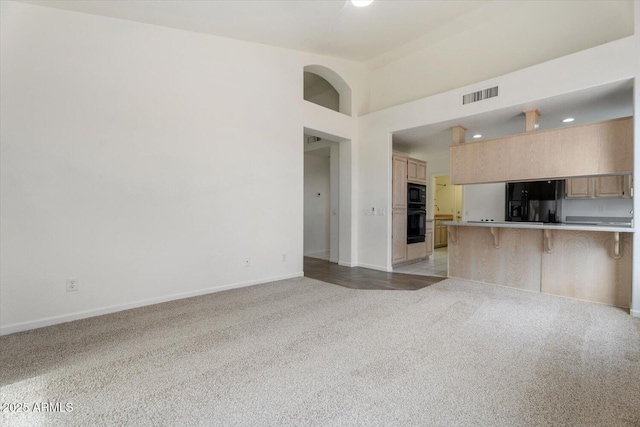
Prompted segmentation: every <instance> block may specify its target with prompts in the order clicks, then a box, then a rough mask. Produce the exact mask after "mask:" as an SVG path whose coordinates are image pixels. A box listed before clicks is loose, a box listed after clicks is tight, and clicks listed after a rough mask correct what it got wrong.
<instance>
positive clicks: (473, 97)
mask: <svg viewBox="0 0 640 427" xmlns="http://www.w3.org/2000/svg"><path fill="white" fill-rule="evenodd" d="M496 96H498V86H494V87H490V88H489V89H483V90H479V91H477V92H471V93H468V94H466V95H462V105H465V104H471V103H472V102H478V101H484V100H485V99H489V98H495V97H496Z"/></svg>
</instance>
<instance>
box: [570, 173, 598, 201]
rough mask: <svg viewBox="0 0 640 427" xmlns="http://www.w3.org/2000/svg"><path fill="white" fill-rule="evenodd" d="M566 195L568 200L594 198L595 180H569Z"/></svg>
mask: <svg viewBox="0 0 640 427" xmlns="http://www.w3.org/2000/svg"><path fill="white" fill-rule="evenodd" d="M565 193H566V194H565V196H566V198H567V199H587V198H591V197H593V178H591V177H588V178H572V179H567V181H566V184H565Z"/></svg>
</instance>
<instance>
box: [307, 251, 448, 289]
mask: <svg viewBox="0 0 640 427" xmlns="http://www.w3.org/2000/svg"><path fill="white" fill-rule="evenodd" d="M304 275H305V276H306V277H309V278H311V279H317V280H321V281H323V282H327V283H333V284H335V285H340V286H344V287H347V288H352V289H385V290H416V289H422V288H424V287H427V286H429V285H433V284H434V283H438V282H440V281H442V280H444V277H430V276H428V275H424V274H421V275H416V274H406V273H397V272H393V273H387V272H384V271H378V270H371V269H369V268H362V267H343V266H340V265H338V264H335V263H331V262H329V261H325V260H322V259H317V258H310V257H304Z"/></svg>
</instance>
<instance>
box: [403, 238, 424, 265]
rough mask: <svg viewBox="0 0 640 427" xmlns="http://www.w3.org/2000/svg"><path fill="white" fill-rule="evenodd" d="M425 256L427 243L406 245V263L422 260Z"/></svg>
mask: <svg viewBox="0 0 640 427" xmlns="http://www.w3.org/2000/svg"><path fill="white" fill-rule="evenodd" d="M426 256H427V242H426V241H425V242H422V243H412V244H410V245H407V261H413V260H415V259H420V258H424V257H426Z"/></svg>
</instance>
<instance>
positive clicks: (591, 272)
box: [394, 83, 635, 309]
mask: <svg viewBox="0 0 640 427" xmlns="http://www.w3.org/2000/svg"><path fill="white" fill-rule="evenodd" d="M596 92H597V91H596ZM596 92H594V93H592V94H590V96H591V97H592V99H586V98H587V97H585V96H584V94H580V96H576V97H575V102H573V103H572V102H571V100H569V101H567V100H566V99H564V100H563V102H562V103H560V102H553V101H551V102H547V103H545V102H540V103H538V105H539V106H540V107H541V108H539V109H538V108H531V109H524V110H521V111H522V112H521V113H519V114H514V115H513V116H512V118H511V119H510V123H511V124H510V126H511V128H509V126H502V129H501V130H500V131H499V132H498V134H497V135H496V136H495V137H487V136H493V135H491V131H492V130H493V129H492V128H491V124H490V123H489V122H490V121H489V122H487V124H486V125H485V126H486V127H484V128H482V126H483V124H482V122H480V121H478V122H477V123H478V124H476V123H474V122H473V121H469V123H464V124H451V126H450V127H449V129H448V130H447V132H443V131H440V132H439V133H438V134H437V135H436V136H432V137H431V142H430V145H425V146H423V147H415V146H414V147H412V146H410V145H408V144H407V145H404V146H403V144H402V143H403V142H405V141H407V140H410V138H406V137H411V136H412V135H411V132H413V133H414V134H415V135H417V131H415V130H412V131H411V132H407V133H406V135H403V136H404V137H405V139H404V140H402V139H400V138H399V144H398V147H403V148H405V152H408V153H409V154H410V155H414V156H416V157H418V156H420V158H422V159H423V160H425V161H426V162H427V165H428V168H431V167H432V165H433V166H434V169H436V170H435V171H433V173H432V174H431V177H432V178H433V184H432V186H431V188H429V194H430V196H429V197H430V198H431V199H433V200H434V203H433V206H430V207H429V208H428V210H427V213H428V215H427V216H428V218H429V219H433V220H434V225H433V230H434V231H433V232H434V236H433V244H434V248H435V251H437V250H438V247H440V248H446V250H447V255H448V256H447V276H448V277H456V278H462V279H468V280H473V281H477V282H482V283H488V284H494V285H499V286H507V287H512V288H518V289H522V290H526V291H531V292H539V293H545V294H550V295H556V296H562V297H569V298H575V299H580V300H585V301H591V302H597V303H603V304H607V305H612V306H616V307H620V308H623V309H628V308H629V306H630V301H631V287H632V286H631V283H632V276H631V273H632V272H631V267H632V239H633V233H634V231H635V227H634V215H633V178H632V175H633V164H632V158H633V151H632V150H633V125H632V123H633V120H632V116H631V115H629V113H631V114H632V113H633V108H632V104H631V102H630V99H631V96H630V86H629V85H628V84H627V85H625V84H623V83H621V84H619V85H618V86H617V87H613V86H612V87H609V88H607V89H606V90H605V89H603V90H602V92H601V93H596ZM612 99H617V100H620V101H623V102H620V103H618V104H620V105H622V104H624V105H623V106H622V107H618V108H612V107H611V106H612V105H613V104H614V103H613V102H608V103H607V102H603V100H608V101H611V100H612ZM587 101H591V103H589V102H587ZM604 104H607V108H606V109H603V108H602V105H604ZM556 110H557V111H556ZM541 111H544V112H549V114H548V115H547V122H545V123H544V124H543V125H542V126H541V124H542V122H541V120H540V118H541V116H542V117H544V115H543V113H541ZM587 113H589V114H587ZM574 114H575V115H576V116H578V115H579V114H580V115H581V116H582V117H580V118H579V119H578V120H576V119H575V118H574V117H572V115H574ZM599 119H603V120H599ZM573 120H575V121H576V123H575V124H574V123H572V121H573ZM552 121H553V122H556V123H552ZM557 123H560V124H557ZM466 126H468V127H469V129H471V130H470V131H469V132H467V128H466ZM493 127H494V128H498V127H500V126H499V125H496V124H495V123H494V126H493ZM423 132H424V130H423ZM482 134H489V135H485V136H483V135H482ZM443 135H444V137H443ZM446 137H448V138H449V141H448V142H447V141H446V140H444V138H446ZM438 138H440V141H438ZM433 141H436V142H435V143H434V142H433ZM405 144H406V143H405ZM436 144H440V145H441V147H440V148H442V147H445V146H446V148H447V149H448V151H449V152H448V153H447V154H448V155H447V156H446V160H447V161H448V162H447V163H448V164H447V165H446V169H447V170H446V171H445V170H444V169H445V166H443V165H444V162H443V161H442V160H444V159H445V156H444V155H442V154H440V153H442V152H443V150H442V149H440V151H439V152H438V151H437V150H436V149H435V148H437V147H436ZM407 146H408V147H409V148H408V149H407V148H406V147H407ZM394 147H395V146H394ZM438 168H439V169H438ZM445 172H448V174H449V175H450V182H451V184H450V185H454V184H458V185H460V186H461V193H462V197H461V199H462V200H463V201H464V207H461V209H460V210H461V212H460V213H458V212H457V210H456V209H454V212H441V209H440V208H441V207H440V206H439V204H438V203H437V201H436V197H435V195H436V194H437V192H438V191H439V189H444V188H446V185H449V184H445V183H439V182H438V181H437V180H435V176H439V175H440V176H442V175H445ZM438 184H440V185H438ZM461 203H462V202H461ZM447 210H449V211H450V209H447ZM443 229H446V238H443V236H442V234H444V233H443V232H442V231H441V230H443ZM401 268H404V269H406V268H407V266H402V267H401ZM394 271H396V268H395V266H394Z"/></svg>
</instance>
